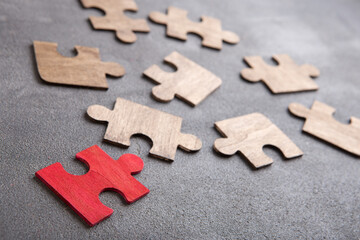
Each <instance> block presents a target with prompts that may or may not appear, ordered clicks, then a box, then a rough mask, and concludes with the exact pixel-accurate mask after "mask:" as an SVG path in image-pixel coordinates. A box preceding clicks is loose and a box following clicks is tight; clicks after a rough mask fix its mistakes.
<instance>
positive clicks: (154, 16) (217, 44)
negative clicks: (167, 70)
mask: <svg viewBox="0 0 360 240" xmlns="http://www.w3.org/2000/svg"><path fill="white" fill-rule="evenodd" d="M149 17H150V19H151V20H152V21H154V22H156V23H159V24H163V25H167V30H166V33H167V35H168V36H170V37H173V38H177V39H180V40H184V41H185V40H187V34H188V33H195V34H197V35H199V36H201V37H202V45H203V46H205V47H209V48H214V49H218V50H220V49H221V48H222V42H223V41H224V42H227V43H230V44H236V43H238V42H239V37H238V36H237V35H236V34H235V33H233V32H230V31H223V30H222V27H221V21H220V20H218V19H216V18H212V17H207V16H202V17H201V22H192V21H191V20H189V19H188V17H187V11H185V10H183V9H179V8H175V7H169V8H168V11H167V15H165V14H163V13H160V12H151V13H150V15H149Z"/></svg>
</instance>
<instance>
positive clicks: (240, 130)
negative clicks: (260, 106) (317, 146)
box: [214, 113, 303, 168]
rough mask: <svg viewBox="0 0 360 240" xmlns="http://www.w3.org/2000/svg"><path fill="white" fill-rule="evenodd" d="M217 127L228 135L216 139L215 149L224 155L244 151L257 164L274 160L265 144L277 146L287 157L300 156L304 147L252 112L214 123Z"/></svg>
mask: <svg viewBox="0 0 360 240" xmlns="http://www.w3.org/2000/svg"><path fill="white" fill-rule="evenodd" d="M215 128H216V129H217V130H218V131H219V132H220V133H221V135H223V136H224V137H226V138H219V139H216V140H215V143H214V149H215V150H216V151H218V152H220V153H222V154H224V155H234V154H235V153H236V152H238V151H239V152H241V153H242V154H243V155H244V156H245V157H246V158H247V159H248V160H249V161H250V163H251V164H252V165H253V166H254V167H255V168H260V167H264V166H267V165H269V164H272V163H273V160H272V159H271V158H269V157H268V156H266V155H265V153H264V152H263V147H264V146H267V145H270V146H274V147H276V148H278V149H279V150H280V151H281V152H282V154H283V155H284V157H285V158H288V159H289V158H295V157H299V156H301V155H302V154H303V153H302V151H301V150H300V149H299V148H298V147H297V146H296V145H295V144H294V143H293V142H292V141H291V140H290V139H289V138H288V137H287V136H286V135H285V134H284V133H283V132H282V131H281V130H280V129H279V128H278V127H277V126H276V125H275V124H273V123H272V122H271V121H270V120H269V119H267V118H266V117H265V116H264V115H262V114H260V113H252V114H249V115H245V116H240V117H235V118H230V119H226V120H223V121H219V122H216V123H215Z"/></svg>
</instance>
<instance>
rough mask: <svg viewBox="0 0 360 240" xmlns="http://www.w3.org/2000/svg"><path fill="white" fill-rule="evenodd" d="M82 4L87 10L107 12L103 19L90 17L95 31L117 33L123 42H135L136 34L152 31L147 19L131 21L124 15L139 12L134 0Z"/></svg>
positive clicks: (94, 0)
mask: <svg viewBox="0 0 360 240" xmlns="http://www.w3.org/2000/svg"><path fill="white" fill-rule="evenodd" d="M81 2H82V4H83V6H84V7H85V8H98V9H100V10H102V11H104V12H105V16H103V17H95V16H92V17H90V21H91V24H92V25H93V27H94V28H95V29H103V30H112V31H115V32H116V37H117V38H118V39H120V40H121V41H123V42H126V43H133V42H135V41H136V39H137V38H136V35H135V33H134V32H149V31H150V28H149V26H148V24H147V22H146V20H145V19H131V18H129V17H127V16H126V15H125V14H124V11H132V12H137V11H138V7H137V6H136V3H135V2H134V1H133V0H81Z"/></svg>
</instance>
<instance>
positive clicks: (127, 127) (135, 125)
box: [87, 98, 201, 160]
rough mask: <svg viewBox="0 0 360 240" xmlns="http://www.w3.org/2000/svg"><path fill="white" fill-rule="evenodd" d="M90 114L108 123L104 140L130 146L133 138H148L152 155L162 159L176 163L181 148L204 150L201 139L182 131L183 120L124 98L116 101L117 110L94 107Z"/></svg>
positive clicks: (91, 108)
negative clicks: (150, 142)
mask: <svg viewBox="0 0 360 240" xmlns="http://www.w3.org/2000/svg"><path fill="white" fill-rule="evenodd" d="M87 113H88V115H89V116H90V117H91V118H93V119H95V120H97V121H104V122H108V127H107V130H106V133H105V137H104V139H105V140H108V141H110V142H114V143H118V144H121V145H123V146H127V147H128V146H130V138H131V136H132V135H134V134H142V135H145V136H147V137H149V138H150V139H151V140H152V142H153V146H152V148H151V149H150V154H152V155H153V156H156V157H159V158H161V159H165V160H174V158H175V153H176V149H177V147H178V146H179V147H180V148H182V149H183V150H186V151H197V150H200V148H201V141H200V139H198V138H197V137H195V136H194V135H190V134H184V133H181V132H180V131H181V124H182V118H180V117H177V116H174V115H171V114H168V113H165V112H161V111H159V110H156V109H152V108H149V107H146V106H143V105H140V104H137V103H134V102H131V101H128V100H125V99H122V98H117V99H116V103H115V107H114V110H109V109H107V108H105V107H103V106H100V105H92V106H90V107H89V108H88V110H87Z"/></svg>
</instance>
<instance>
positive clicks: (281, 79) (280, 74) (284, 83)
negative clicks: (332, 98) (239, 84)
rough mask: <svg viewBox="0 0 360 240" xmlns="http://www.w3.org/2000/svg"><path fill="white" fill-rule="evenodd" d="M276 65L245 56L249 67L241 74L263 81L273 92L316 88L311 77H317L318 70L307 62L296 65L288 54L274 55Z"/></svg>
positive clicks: (253, 80) (247, 78)
mask: <svg viewBox="0 0 360 240" xmlns="http://www.w3.org/2000/svg"><path fill="white" fill-rule="evenodd" d="M272 58H273V60H275V61H276V62H277V63H278V66H271V65H268V64H267V63H265V62H264V60H263V59H262V58H261V57H259V56H252V57H245V58H244V60H245V62H246V63H247V64H248V65H249V66H250V67H251V68H247V69H243V70H242V71H241V76H242V77H243V78H244V79H246V80H248V81H250V82H258V81H263V82H264V83H265V84H266V85H267V86H268V87H269V88H270V90H271V91H272V92H273V93H290V92H302V91H311V90H317V89H318V86H317V85H316V83H315V82H314V80H313V79H311V77H318V76H319V75H320V72H319V70H318V69H317V68H316V67H314V66H312V65H309V64H304V65H301V66H299V65H297V64H296V63H295V62H294V61H293V60H292V59H291V58H290V57H289V56H288V55H285V54H282V55H274V56H273V57H272Z"/></svg>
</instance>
